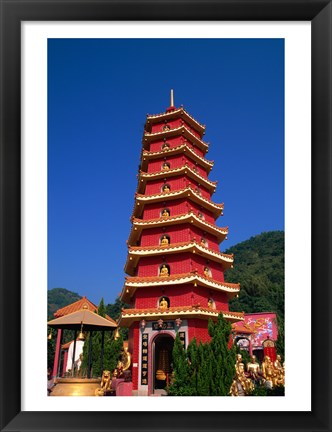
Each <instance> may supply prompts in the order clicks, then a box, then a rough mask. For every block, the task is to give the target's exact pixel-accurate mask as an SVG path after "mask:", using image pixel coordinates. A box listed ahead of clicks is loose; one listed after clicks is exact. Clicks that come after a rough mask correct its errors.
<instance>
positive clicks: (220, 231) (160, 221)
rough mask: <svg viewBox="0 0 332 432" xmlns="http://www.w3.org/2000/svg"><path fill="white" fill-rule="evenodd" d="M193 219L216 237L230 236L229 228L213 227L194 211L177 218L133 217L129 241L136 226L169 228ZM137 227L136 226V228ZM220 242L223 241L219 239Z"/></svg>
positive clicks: (176, 216)
mask: <svg viewBox="0 0 332 432" xmlns="http://www.w3.org/2000/svg"><path fill="white" fill-rule="evenodd" d="M193 219H194V221H195V223H198V224H199V225H201V228H202V229H207V230H209V231H213V234H214V235H216V236H218V235H219V236H220V235H222V236H225V237H226V236H227V234H228V226H226V227H218V226H217V225H213V224H211V223H210V222H206V221H205V220H204V219H201V218H199V217H198V216H197V215H196V214H195V213H194V212H193V211H192V210H190V211H189V212H188V213H182V214H179V215H175V216H163V217H159V218H156V219H146V220H145V219H139V218H136V217H134V216H133V217H132V218H131V221H132V224H133V225H132V228H131V230H130V234H129V236H128V241H129V239H130V238H131V237H132V236H133V235H134V232H135V231H137V227H136V226H139V227H140V226H158V225H159V226H165V225H166V226H167V225H169V224H172V223H173V222H180V221H186V220H188V222H190V220H191V221H192V222H193ZM135 225H136V226H135ZM219 240H220V242H221V241H222V239H219Z"/></svg>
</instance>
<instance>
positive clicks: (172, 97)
mask: <svg viewBox="0 0 332 432" xmlns="http://www.w3.org/2000/svg"><path fill="white" fill-rule="evenodd" d="M170 106H171V107H173V106H174V90H173V89H171V105H170Z"/></svg>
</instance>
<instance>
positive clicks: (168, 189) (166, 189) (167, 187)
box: [163, 185, 171, 193]
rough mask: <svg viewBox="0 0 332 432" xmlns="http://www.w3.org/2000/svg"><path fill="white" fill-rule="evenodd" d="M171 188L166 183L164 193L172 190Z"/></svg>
mask: <svg viewBox="0 0 332 432" xmlns="http://www.w3.org/2000/svg"><path fill="white" fill-rule="evenodd" d="M170 191H171V190H170V188H169V186H168V185H165V186H164V187H163V192H164V193H168V192H170Z"/></svg>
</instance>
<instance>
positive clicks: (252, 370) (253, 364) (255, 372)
mask: <svg viewBox="0 0 332 432" xmlns="http://www.w3.org/2000/svg"><path fill="white" fill-rule="evenodd" d="M260 371H261V370H260V366H259V363H258V362H257V360H256V356H255V355H252V356H251V358H250V362H248V364H247V372H248V373H249V375H250V378H251V379H253V380H254V381H258V380H259V374H260Z"/></svg>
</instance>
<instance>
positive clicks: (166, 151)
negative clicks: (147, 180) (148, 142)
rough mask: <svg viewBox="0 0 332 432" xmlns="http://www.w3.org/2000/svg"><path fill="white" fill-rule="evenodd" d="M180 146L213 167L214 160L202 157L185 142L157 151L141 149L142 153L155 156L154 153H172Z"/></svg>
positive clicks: (162, 154)
mask: <svg viewBox="0 0 332 432" xmlns="http://www.w3.org/2000/svg"><path fill="white" fill-rule="evenodd" d="M182 148H185V149H186V150H188V151H189V152H190V153H191V154H192V155H193V156H194V157H195V158H197V159H199V160H201V161H202V162H203V163H204V164H205V165H209V166H210V167H211V168H212V167H213V165H214V161H210V160H208V159H205V158H204V157H202V156H200V155H199V154H197V153H196V152H195V151H194V150H193V149H191V148H190V147H189V146H188V145H187V144H186V143H183V144H180V145H179V146H176V147H172V148H166V149H162V150H160V151H157V152H151V151H149V150H145V149H143V155H145V156H156V155H159V154H160V155H161V156H164V155H165V154H172V153H174V152H176V151H178V150H180V149H182Z"/></svg>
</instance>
